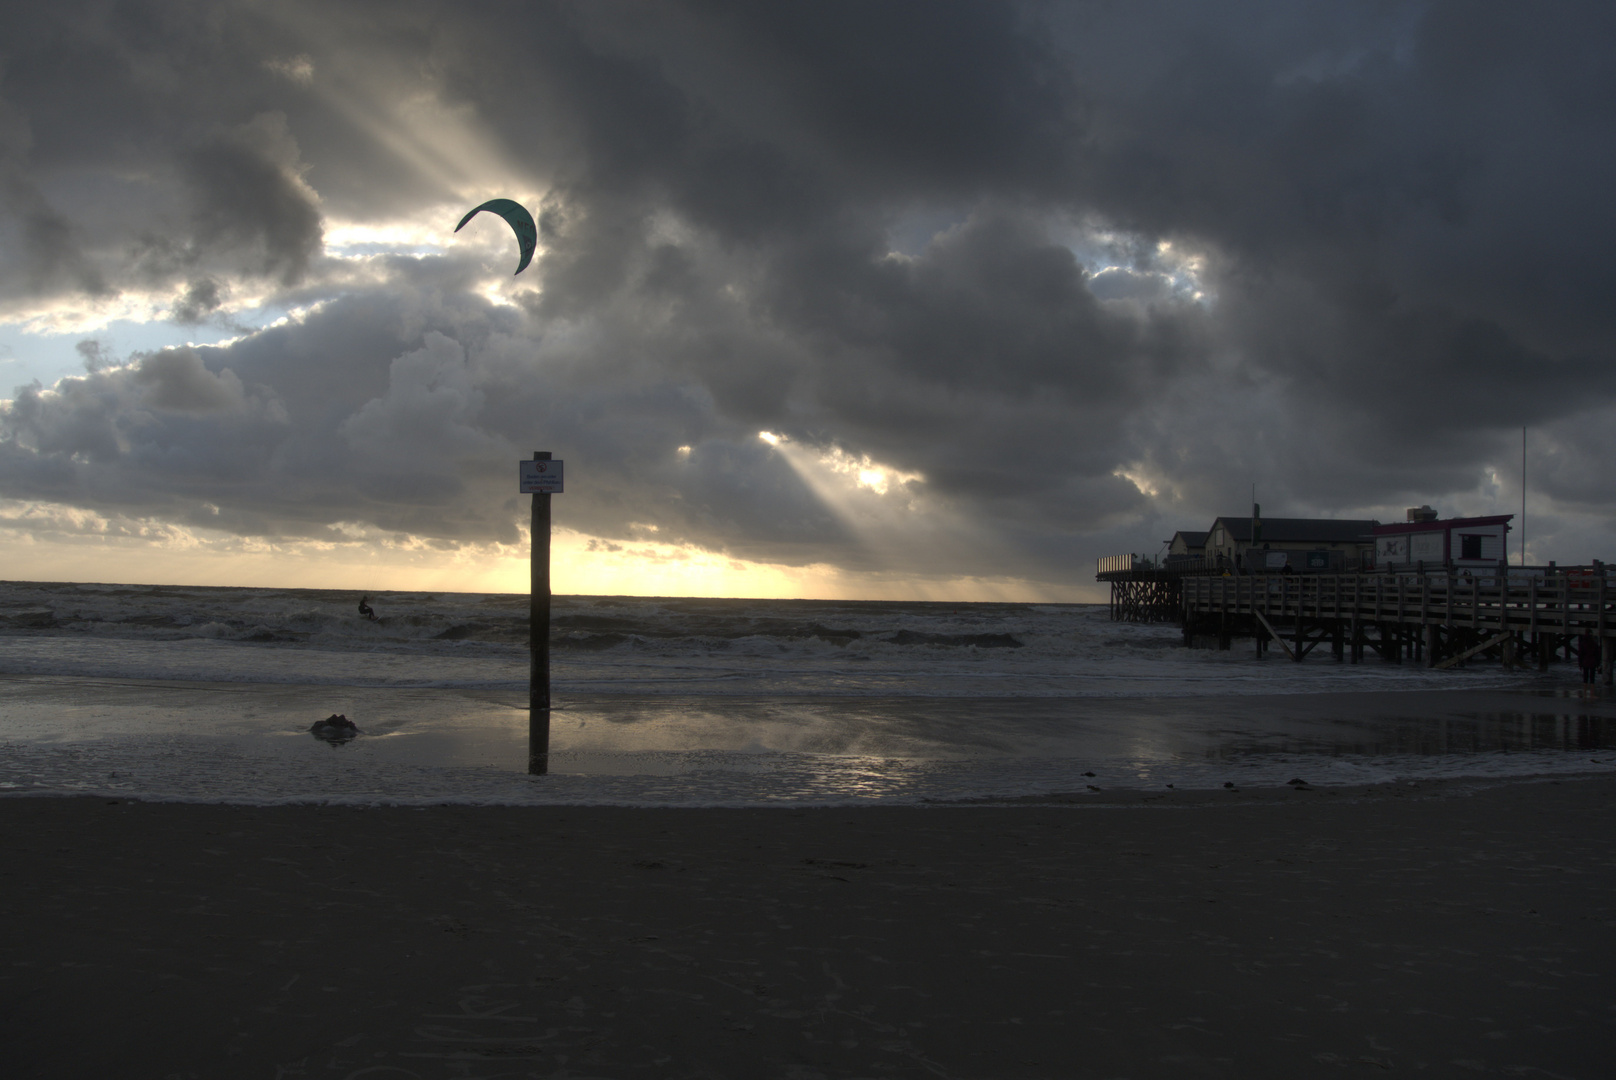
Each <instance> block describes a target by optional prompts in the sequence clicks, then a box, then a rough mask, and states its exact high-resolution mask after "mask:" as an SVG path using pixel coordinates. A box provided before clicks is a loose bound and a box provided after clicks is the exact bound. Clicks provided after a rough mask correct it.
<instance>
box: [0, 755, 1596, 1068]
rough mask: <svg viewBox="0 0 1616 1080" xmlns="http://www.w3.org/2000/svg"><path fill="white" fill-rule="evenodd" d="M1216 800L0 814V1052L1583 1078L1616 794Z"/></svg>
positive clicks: (27, 1058)
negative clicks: (91, 1020)
mask: <svg viewBox="0 0 1616 1080" xmlns="http://www.w3.org/2000/svg"><path fill="white" fill-rule="evenodd" d="M1171 794H1172V793H1169V796H1170V795H1171ZM1186 794H1188V793H1186ZM1217 794H1219V793H1215V792H1214V793H1200V794H1197V795H1196V796H1195V797H1194V798H1191V799H1186V800H1183V801H1182V802H1181V803H1180V804H1179V805H1180V806H1182V807H1183V808H1184V809H1197V810H1199V811H1200V812H1196V813H1179V814H1153V813H1137V812H1133V811H1136V810H1137V809H1139V807H1140V805H1143V804H1142V803H1141V804H1139V805H1124V806H1116V805H1111V806H1108V805H1098V804H1095V805H1087V806H1082V805H1081V804H1073V805H1055V804H1049V803H1045V804H1038V805H1027V804H995V805H979V806H971V805H946V806H935V805H933V806H863V807H836V808H822V809H808V808H801V807H779V808H774V809H758V808H749V809H697V808H690V809H678V810H673V811H669V810H665V809H647V808H629V807H563V806H550V807H454V806H439V807H430V808H368V809H359V808H340V807H315V806H282V807H239V806H224V805H203V804H173V803H142V802H128V801H123V800H116V801H110V800H104V799H87V798H79V799H73V798H37V797H36V798H8V799H0V840H3V843H4V850H5V851H6V852H7V859H6V860H5V861H4V862H3V864H0V881H3V888H0V928H3V929H0V934H3V935H4V940H5V942H6V944H5V952H6V956H7V959H8V961H9V963H8V964H7V965H6V966H5V967H4V968H0V1039H3V1040H4V1043H5V1045H6V1046H7V1047H8V1056H9V1057H10V1058H11V1059H12V1061H13V1062H14V1063H15V1067H14V1069H13V1071H12V1073H11V1074H12V1075H18V1076H23V1077H33V1076H40V1077H45V1076H61V1075H121V1074H128V1073H132V1072H136V1071H138V1072H139V1073H141V1074H142V1075H174V1074H177V1075H182V1076H184V1075H195V1076H214V1075H232V1076H263V1077H286V1078H291V1077H304V1076H307V1077H313V1076H326V1075H330V1076H337V1077H347V1076H358V1075H367V1076H376V1077H394V1076H397V1077H415V1078H418V1080H426V1078H438V1077H443V1078H445V1080H448V1078H449V1077H463V1076H490V1077H492V1076H498V1077H518V1076H544V1077H572V1078H584V1077H596V1078H603V1077H624V1076H647V1077H649V1076H656V1077H663V1076H671V1077H692V1078H694V1077H709V1078H717V1077H724V1078H728V1077H735V1078H742V1077H747V1078H750V1077H756V1076H771V1077H773V1076H779V1077H790V1078H793V1080H818V1078H830V1077H866V1076H903V1077H907V1076H914V1077H935V1076H945V1077H960V1078H966V1077H969V1078H981V1080H988V1078H1010V1077H1027V1078H1034V1077H1094V1078H1102V1077H1119V1076H1129V1077H1155V1076H1161V1077H1169V1076H1174V1077H1176V1076H1184V1075H1189V1076H1216V1077H1244V1076H1285V1075H1295V1076H1304V1075H1317V1074H1318V1072H1319V1071H1320V1069H1321V1067H1323V1066H1329V1067H1331V1068H1334V1067H1338V1066H1352V1067H1354V1068H1358V1067H1367V1068H1369V1069H1371V1070H1383V1071H1384V1070H1421V1069H1426V1070H1436V1071H1438V1072H1441V1073H1449V1072H1454V1071H1473V1072H1483V1073H1506V1074H1518V1073H1527V1072H1533V1073H1547V1074H1551V1075H1556V1076H1562V1077H1573V1078H1590V1080H1591V1078H1594V1077H1598V1076H1601V1075H1603V1073H1604V1071H1605V1069H1606V1066H1607V1065H1608V1050H1609V1047H1610V1045H1611V1044H1612V1041H1613V1036H1616V842H1613V840H1612V838H1611V833H1610V823H1611V822H1612V821H1613V820H1616V816H1613V813H1612V812H1613V811H1616V777H1613V776H1608V775H1607V776H1599V777H1588V778H1580V779H1575V780H1572V779H1546V780H1542V781H1532V782H1518V783H1497V784H1488V785H1483V786H1479V787H1477V786H1468V785H1463V784H1458V783H1447V784H1440V785H1432V786H1427V785H1424V784H1421V785H1419V786H1417V787H1413V788H1409V787H1406V786H1404V787H1402V788H1401V789H1399V788H1396V787H1394V786H1381V787H1377V788H1372V789H1363V790H1357V791H1348V790H1341V791H1330V790H1326V789H1318V788H1315V789H1312V790H1301V791H1299V790H1296V789H1294V788H1285V789H1264V790H1262V791H1260V792H1252V793H1249V797H1242V798H1239V799H1237V800H1235V801H1231V802H1228V803H1226V804H1224V805H1221V806H1217V805H1215V803H1216V796H1217ZM1246 795H1248V793H1242V796H1246ZM1171 804H1172V800H1171V798H1170V797H1164V798H1163V799H1160V800H1158V801H1154V802H1152V803H1150V804H1149V805H1151V806H1164V805H1171ZM1074 805H1076V806H1079V808H1081V809H1083V810H1084V812H1083V813H1081V814H1073V813H1071V812H1070V810H1071V809H1073V808H1074ZM940 811H947V812H940ZM87 1016H93V1017H95V1026H96V1037H95V1038H84V1037H83V1036H82V1034H81V1032H82V1030H83V1025H84V1019H83V1018H84V1017H87ZM131 1066H136V1067H137V1068H131Z"/></svg>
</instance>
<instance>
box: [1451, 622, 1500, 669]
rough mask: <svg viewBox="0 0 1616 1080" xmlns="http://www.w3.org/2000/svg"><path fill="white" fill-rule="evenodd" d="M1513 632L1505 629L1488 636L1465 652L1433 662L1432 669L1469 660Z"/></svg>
mask: <svg viewBox="0 0 1616 1080" xmlns="http://www.w3.org/2000/svg"><path fill="white" fill-rule="evenodd" d="M1512 633H1514V631H1513V630H1505V631H1504V632H1503V633H1501V634H1495V635H1493V636H1492V637H1490V638H1488V639H1487V640H1486V641H1483V642H1482V643H1481V644H1480V645H1472V646H1470V648H1468V649H1466V650H1465V651H1464V652H1462V653H1457V654H1455V655H1453V656H1450V657H1448V658H1447V659H1446V660H1444V661H1442V662H1441V663H1440V664H1432V665H1431V670H1433V671H1441V670H1442V669H1443V668H1450V667H1452V666H1453V665H1454V664H1457V663H1458V662H1459V661H1461V660H1468V659H1470V658H1471V657H1472V656H1475V655H1476V654H1477V653H1479V652H1485V651H1486V650H1488V649H1490V648H1492V647H1493V646H1494V645H1498V644H1501V643H1502V642H1503V641H1504V639H1506V638H1508V637H1509V636H1510V634H1512Z"/></svg>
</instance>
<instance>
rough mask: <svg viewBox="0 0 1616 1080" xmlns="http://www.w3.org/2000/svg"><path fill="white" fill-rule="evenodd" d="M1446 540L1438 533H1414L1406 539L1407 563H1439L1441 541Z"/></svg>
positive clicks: (1440, 558)
mask: <svg viewBox="0 0 1616 1080" xmlns="http://www.w3.org/2000/svg"><path fill="white" fill-rule="evenodd" d="M1444 539H1446V538H1445V537H1444V536H1443V535H1442V534H1441V533H1439V532H1429V533H1415V534H1414V535H1413V536H1410V537H1409V538H1408V561H1409V562H1428V563H1440V562H1441V561H1442V541H1443V540H1444Z"/></svg>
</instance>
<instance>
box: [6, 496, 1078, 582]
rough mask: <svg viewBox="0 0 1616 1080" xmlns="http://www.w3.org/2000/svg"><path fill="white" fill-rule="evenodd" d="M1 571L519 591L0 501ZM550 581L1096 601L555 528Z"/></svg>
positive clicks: (524, 573)
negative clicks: (780, 561)
mask: <svg viewBox="0 0 1616 1080" xmlns="http://www.w3.org/2000/svg"><path fill="white" fill-rule="evenodd" d="M0 548H4V549H5V551H6V553H7V558H6V564H5V570H4V571H3V573H0V577H4V578H6V579H9V580H22V581H77V582H86V583H89V582H99V583H109V584H110V583H127V584H147V585H156V584H161V585H202V586H217V587H228V586H241V587H248V588H290V589H342V590H354V591H366V590H368V591H371V592H423V591H424V592H472V593H480V592H481V593H526V592H527V589H528V573H529V566H528V547H527V540H526V537H525V536H524V537H523V539H522V541H521V542H520V543H518V544H508V545H507V544H477V545H466V546H463V547H461V548H458V549H454V550H444V549H442V548H438V547H435V546H433V545H430V544H427V543H424V542H421V541H416V540H414V539H413V538H409V537H401V538H395V539H392V540H378V539H377V538H375V537H374V536H370V535H367V536H365V537H364V538H362V539H360V538H355V539H353V540H349V541H342V542H332V541H314V540H288V541H270V540H263V539H257V538H248V537H240V536H234V535H230V534H226V533H215V532H211V531H209V530H205V529H198V528H191V527H186V526H178V525H173V524H168V523H163V522H158V521H155V520H132V519H117V520H113V519H108V518H105V517H102V516H101V515H99V514H96V513H94V512H93V511H85V510H79V509H76V508H71V507H61V506H50V505H46V504H23V503H18V502H7V501H3V500H0ZM551 575H552V587H553V588H554V590H555V592H557V593H560V594H566V595H586V596H705V597H733V598H737V599H820V600H935V601H943V602H954V603H970V602H973V601H1000V602H1021V603H1095V602H1099V601H1100V600H1102V599H1103V596H1102V595H1101V594H1100V593H1099V592H1098V591H1097V590H1096V587H1093V586H1089V587H1084V586H1073V585H1067V584H1055V583H1046V582H1035V581H1027V580H1023V579H1018V578H1009V577H1005V578H979V577H969V576H964V575H960V576H953V577H946V578H945V577H936V578H926V577H916V576H913V575H910V574H906V573H903V572H901V571H850V570H844V569H842V568H839V567H835V566H831V565H828V564H824V563H814V564H809V565H806V566H786V565H783V564H776V563H763V562H756V561H751V560H745V559H736V558H732V557H730V556H728V555H725V554H723V553H721V552H711V551H704V550H701V549H698V548H693V547H688V546H683V545H677V544H666V543H659V542H656V541H643V540H642V541H627V542H621V543H619V542H613V541H607V540H603V539H602V538H599V537H592V536H587V535H585V534H583V533H579V532H575V531H573V530H570V529H567V528H564V527H562V528H557V529H556V530H555V532H554V534H553V538H552V541H551Z"/></svg>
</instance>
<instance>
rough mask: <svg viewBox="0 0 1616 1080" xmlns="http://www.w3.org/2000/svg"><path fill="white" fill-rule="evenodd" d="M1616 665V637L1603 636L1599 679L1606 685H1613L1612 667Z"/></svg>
mask: <svg viewBox="0 0 1616 1080" xmlns="http://www.w3.org/2000/svg"><path fill="white" fill-rule="evenodd" d="M1613 665H1616V638H1608V637H1602V638H1600V639H1599V669H1600V672H1601V674H1600V676H1599V679H1600V681H1601V682H1603V683H1604V684H1605V685H1606V686H1609V685H1611V667H1612V666H1613Z"/></svg>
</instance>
